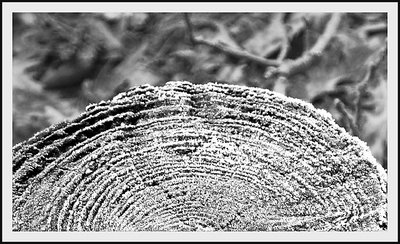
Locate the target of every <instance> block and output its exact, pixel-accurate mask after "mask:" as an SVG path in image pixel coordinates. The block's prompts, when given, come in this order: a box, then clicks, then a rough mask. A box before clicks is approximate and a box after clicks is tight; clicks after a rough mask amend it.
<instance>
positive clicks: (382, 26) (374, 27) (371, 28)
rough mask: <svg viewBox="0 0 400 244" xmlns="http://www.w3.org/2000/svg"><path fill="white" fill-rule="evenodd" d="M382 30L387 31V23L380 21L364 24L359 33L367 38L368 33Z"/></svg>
mask: <svg viewBox="0 0 400 244" xmlns="http://www.w3.org/2000/svg"><path fill="white" fill-rule="evenodd" d="M382 32H387V24H386V23H382V22H381V23H374V24H369V25H365V26H363V27H361V28H360V29H359V35H360V36H361V37H362V38H367V37H368V36H369V35H371V34H373V33H382Z"/></svg>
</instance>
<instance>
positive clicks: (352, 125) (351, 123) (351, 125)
mask: <svg viewBox="0 0 400 244" xmlns="http://www.w3.org/2000/svg"><path fill="white" fill-rule="evenodd" d="M334 103H335V105H336V108H337V110H338V111H339V112H340V114H342V115H343V118H344V119H345V125H344V126H345V127H346V128H345V129H346V130H347V131H348V132H350V133H351V134H352V135H354V136H357V135H358V134H359V130H358V126H357V121H356V118H354V116H352V115H351V114H350V113H349V112H348V111H347V109H346V107H345V105H344V104H343V102H342V101H341V100H340V99H338V98H336V99H335V101H334Z"/></svg>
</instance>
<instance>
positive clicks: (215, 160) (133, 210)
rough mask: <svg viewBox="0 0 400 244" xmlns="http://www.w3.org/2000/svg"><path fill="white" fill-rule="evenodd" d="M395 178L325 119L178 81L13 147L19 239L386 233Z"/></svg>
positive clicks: (222, 88)
mask: <svg viewBox="0 0 400 244" xmlns="http://www.w3.org/2000/svg"><path fill="white" fill-rule="evenodd" d="M386 203H387V199H386V173H385V171H384V170H383V168H382V167H381V166H380V165H379V164H378V163H377V162H376V161H375V159H374V158H373V157H372V156H371V153H370V151H369V149H368V148H367V146H366V145H365V143H363V142H361V141H360V140H358V139H357V138H355V137H351V136H350V135H349V134H347V133H346V132H345V131H344V130H343V129H342V128H340V127H339V126H337V125H336V124H335V123H334V121H333V119H332V117H331V116H330V115H329V114H328V113H326V112H325V111H323V110H317V109H315V108H314V107H313V106H312V105H310V104H307V103H305V102H302V101H300V100H296V99H291V98H288V97H284V96H282V95H279V94H277V93H273V92H270V91H268V90H262V89H256V88H246V87H240V86H230V85H222V84H206V85H193V84H191V83H189V82H169V83H167V85H165V86H164V87H152V86H140V87H137V88H134V89H131V90H130V91H128V92H126V93H121V94H119V95H118V96H116V97H115V98H114V99H112V100H110V101H106V102H101V103H99V104H96V105H90V106H88V107H87V111H86V112H85V113H83V114H82V115H81V116H80V117H78V118H77V119H75V120H73V121H71V122H64V123H60V124H56V125H53V126H51V127H50V128H48V129H46V130H44V131H42V132H40V133H38V134H36V135H35V136H34V137H32V138H31V139H29V140H27V141H25V142H23V143H20V144H18V145H16V146H15V147H14V148H13V229H14V230H15V231H303V230H321V231H331V230H335V231H360V230H362V231H376V230H384V229H386V225H387V216H386Z"/></svg>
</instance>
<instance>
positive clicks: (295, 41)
mask: <svg viewBox="0 0 400 244" xmlns="http://www.w3.org/2000/svg"><path fill="white" fill-rule="evenodd" d="M332 16H333V15H332V14H330V13H190V14H185V13H14V14H13V144H14V145H15V144H17V143H19V142H21V141H23V140H26V139H28V138H29V137H31V136H32V135H33V134H34V133H36V132H38V131H40V130H42V129H44V128H46V127H48V126H49V125H51V124H53V123H57V122H60V121H63V120H68V119H72V118H75V117H76V116H78V115H79V114H80V113H81V112H83V111H84V110H85V107H86V106H87V105H88V104H90V103H96V102H99V101H101V100H107V99H110V98H112V97H113V96H114V95H116V94H118V93H119V92H122V91H125V90H127V89H129V88H130V87H132V86H136V85H141V84H151V85H155V86H159V85H163V84H165V83H166V82H168V81H170V80H187V81H191V82H193V83H207V82H210V81H211V82H220V83H228V84H235V85H241V86H252V87H261V88H266V89H270V90H273V91H276V92H280V93H282V94H285V95H287V96H290V97H295V98H299V99H302V100H304V101H307V102H310V103H312V104H313V105H314V106H315V107H318V108H323V109H325V110H327V111H329V112H330V113H331V114H332V115H333V117H334V118H335V120H336V122H337V123H338V124H339V125H341V126H342V127H344V128H345V129H346V130H347V131H348V132H349V133H351V134H352V135H354V136H358V137H359V138H360V139H362V140H363V141H365V142H367V144H368V146H369V147H370V148H371V151H372V153H373V155H374V156H375V158H376V159H377V160H378V161H379V162H380V163H381V164H382V165H383V166H384V168H386V167H387V158H386V157H387V132H386V130H387V116H386V112H387V110H386V96H387V89H386V85H387V68H386V65H387V64H386V62H387V56H386V52H387V50H386V37H387V16H386V14H385V13H342V14H341V15H340V17H339V19H338V21H337V22H336V24H337V26H333V25H334V24H335V23H333V21H332V19H333V18H332ZM324 41H326V42H325V44H326V45H325V46H324V48H323V49H322V50H320V51H321V52H320V53H318V55H317V57H316V58H313V59H312V62H304V63H301V65H300V66H298V68H297V69H289V71H290V72H279V71H282V70H283V69H280V68H281V67H286V68H287V67H291V66H290V65H291V64H292V63H293V62H295V63H297V64H298V63H299V61H302V60H304V59H303V58H304V57H307V55H308V56H310V54H312V55H314V56H315V53H312V51H313V50H315V49H314V48H315V46H314V45H315V44H317V43H319V44H320V43H323V42H324ZM319 44H318V45H319ZM318 45H316V46H318ZM312 55H311V56H312ZM265 60H267V61H265ZM299 67H300V68H299ZM292 68H293V67H292ZM271 74H273V75H271Z"/></svg>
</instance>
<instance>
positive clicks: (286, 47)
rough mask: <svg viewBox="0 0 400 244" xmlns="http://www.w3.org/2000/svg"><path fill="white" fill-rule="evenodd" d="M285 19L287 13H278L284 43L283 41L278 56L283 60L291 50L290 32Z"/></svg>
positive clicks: (279, 59)
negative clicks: (287, 29)
mask: <svg viewBox="0 0 400 244" xmlns="http://www.w3.org/2000/svg"><path fill="white" fill-rule="evenodd" d="M284 19H285V14H284V13H280V14H279V15H278V23H279V26H280V28H281V29H282V43H281V51H280V52H279V55H278V58H277V60H278V61H282V60H283V59H285V58H286V55H287V53H288V50H289V37H288V33H287V31H286V26H285V23H284Z"/></svg>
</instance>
